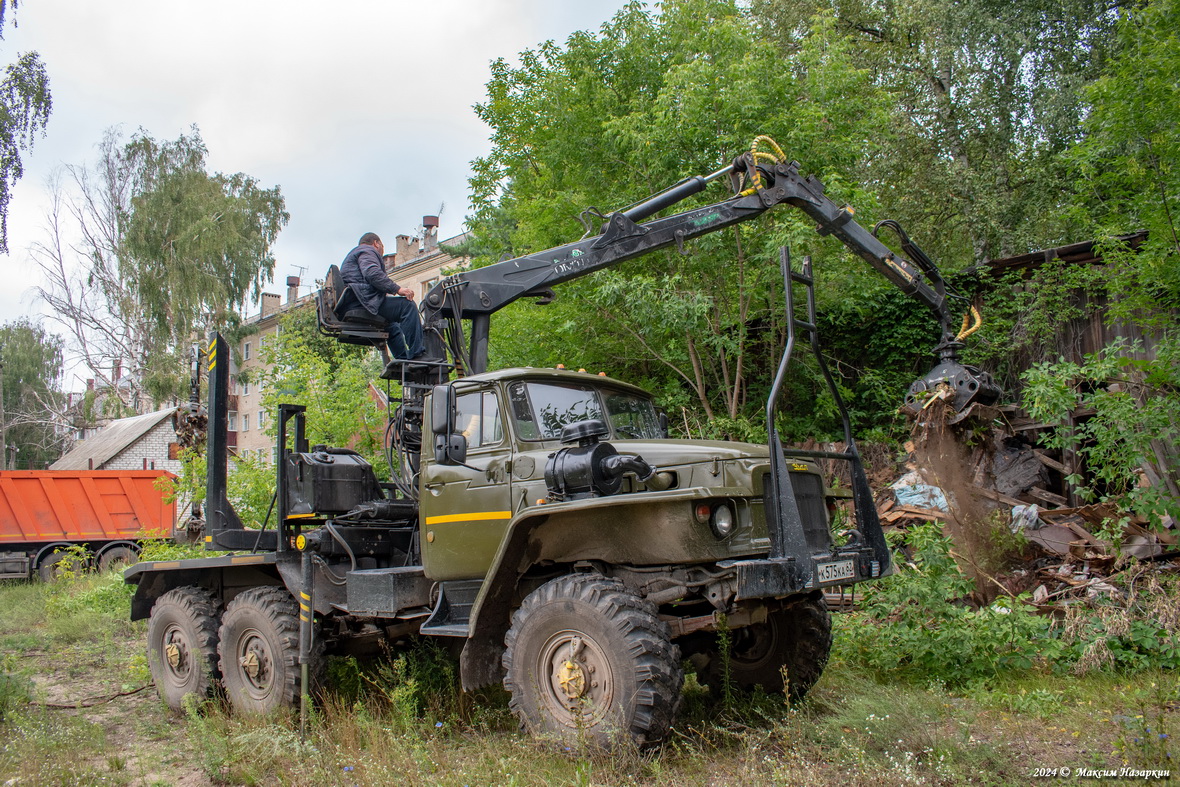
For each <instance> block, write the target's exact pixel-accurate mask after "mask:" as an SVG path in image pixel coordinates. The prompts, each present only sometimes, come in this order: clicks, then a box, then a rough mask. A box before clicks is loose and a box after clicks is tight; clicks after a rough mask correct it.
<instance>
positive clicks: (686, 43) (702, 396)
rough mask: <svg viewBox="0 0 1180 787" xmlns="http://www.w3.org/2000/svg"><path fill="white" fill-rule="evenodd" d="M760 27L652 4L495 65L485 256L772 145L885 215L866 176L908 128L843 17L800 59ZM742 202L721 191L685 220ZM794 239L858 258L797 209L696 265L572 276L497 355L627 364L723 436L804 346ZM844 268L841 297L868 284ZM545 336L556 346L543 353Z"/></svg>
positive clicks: (478, 196) (696, 244) (829, 254)
mask: <svg viewBox="0 0 1180 787" xmlns="http://www.w3.org/2000/svg"><path fill="white" fill-rule="evenodd" d="M752 23H753V20H752V19H751V18H750V16H749V15H748V13H747V12H746V11H744V10H742V9H741V8H739V7H738V6H737V5H735V4H733V3H731V2H724V1H722V0H682V1H679V2H672V3H667V4H665V5H664V6H663V7H662V9H661V12H660V14H659V15H655V14H651V13H648V12H646V11H644V10H642V8H641V7H640V6H639V5H638V4H634V5H630V6H628V7H626V8H624V9H623V10H622V11H621V12H620V13H619V14H618V15H617V16H616V17H615V18H614V19H612V20H611V21H610V22H608V23H607V24H606V25H604V26H603V27H602V29H601V30H600V31H599V33H598V34H597V35H595V34H591V33H577V34H575V35H574V36H572V37H571V38H570V39H569V41H568V42H567V43H566V45H565V47H564V48H562V47H558V46H557V45H554V44H552V43H548V44H544V45H542V46H541V47H539V48H538V49H536V50H533V51H529V52H526V53H524V54H523V55H522V57H521V65H520V67H518V68H512V67H510V66H508V65H507V64H506V63H504V62H502V61H501V62H497V63H495V64H494V65H493V68H492V79H491V81H490V82H489V83H488V100H487V101H486V102H485V103H483V104H481V105H479V106H478V107H477V112H478V113H479V115H480V117H481V118H482V119H484V120H485V122H487V123H488V124H489V126H490V127H491V129H492V141H493V150H492V152H491V153H490V154H489V155H488V156H486V157H484V158H483V159H480V160H478V161H477V162H475V166H474V171H475V174H474V176H473V178H472V181H471V182H472V190H473V194H474V197H473V204H474V205H475V207H476V214H475V216H474V218H473V229H474V231H475V234H476V236H477V237H478V238H479V239H480V240H479V245H480V250H481V251H482V252H483V254H484V255H486V256H484V257H483V258H482V260H481V261H485V262H486V261H488V260H489V259H498V258H499V256H500V255H501V254H502V253H511V254H521V253H524V252H527V251H535V250H538V249H542V248H546V247H549V246H553V245H557V244H558V243H562V242H566V241H569V240H571V239H572V237H571V236H573V235H574V233H575V232H578V231H579V230H577V229H575V228H576V227H577V225H576V224H575V223H574V221H573V219H574V217H575V216H576V215H577V214H578V213H579V211H581V210H582V209H583V208H585V207H587V206H591V205H594V206H597V207H599V208H602V209H604V210H605V209H608V208H616V207H621V206H623V205H625V204H627V203H628V202H632V201H635V200H638V199H642V198H643V197H645V196H646V195H648V194H650V193H651V192H652V191H653V190H655V189H658V188H663V187H665V186H667V185H670V184H671V183H673V182H675V181H676V180H678V179H679V178H681V177H683V176H685V175H690V174H703V173H707V172H710V171H713V170H715V169H717V168H718V167H720V166H721V165H723V164H725V163H727V160H728V159H729V158H730V157H732V156H733V155H735V154H737V153H739V152H741V151H743V150H747V149H749V146H750V143H751V140H752V139H753V138H754V137H755V136H756V135H758V134H761V133H768V134H771V135H773V136H775V137H777V138H778V141H779V142H780V143H782V144H783V146H784V148H785V149H786V150H787V151H788V152H789V154H790V156H792V157H794V158H798V159H800V160H802V161H803V162H804V166H805V167H806V169H807V170H808V171H810V172H815V173H816V174H818V175H820V176H821V177H822V178H823V179H824V180H825V182H826V183H827V185H828V189H829V191H830V192H832V193H833V194H837V195H839V196H840V197H847V198H848V199H849V200H851V201H853V202H855V203H856V204H858V205H859V206H861V207H862V208H865V209H866V210H871V208H872V205H873V200H872V199H871V198H870V196H869V195H868V194H866V193H864V192H862V191H861V190H860V189H859V188H858V187H857V185H856V181H855V180H854V179H851V178H849V177H847V173H850V172H857V171H858V167H859V166H860V163H861V161H862V160H863V158H864V156H865V155H867V154H869V153H870V152H871V150H872V148H873V144H874V143H873V142H868V141H866V140H874V139H875V138H876V137H877V136H878V135H879V134H880V132H881V130H882V129H888V128H889V127H890V124H889V122H888V117H889V112H888V106H889V99H888V97H887V96H886V95H885V94H884V93H883V92H882V91H880V90H879V89H878V88H876V87H875V86H874V85H873V83H872V80H871V75H870V74H869V73H868V72H867V71H865V70H863V69H858V68H856V67H855V66H854V65H853V59H854V57H853V55H852V53H851V52H850V51H849V45H848V43H847V42H845V41H843V40H841V39H840V37H839V36H838V35H836V34H835V32H834V29H833V25H832V24H831V21H830V20H826V19H822V18H821V19H818V20H817V21H816V22H815V25H814V27H813V28H809V32H808V35H807V36H806V37H805V38H804V41H803V44H802V46H801V47H800V49H799V52H798V53H797V54H796V55H795V56H794V57H793V58H792V60H791V61H790V62H784V61H783V58H782V56H781V53H780V52H778V51H777V50H776V49H775V47H774V46H772V45H770V44H769V43H768V42H766V41H764V40H762V39H760V38H759V37H758V36H756V35H751V29H752V28H751V25H752ZM726 196H727V194H726V193H724V192H723V191H721V190H720V189H718V190H716V191H713V192H711V193H709V194H706V195H702V196H700V197H698V198H694V200H692V201H689V202H687V203H684V204H682V205H679V206H677V208H676V210H682V209H684V208H686V207H690V206H693V205H701V204H706V203H708V202H711V201H717V200H720V199H723V198H725V197H726ZM784 242H789V243H792V244H793V245H794V246H795V248H796V251H797V252H798V253H812V254H814V255H816V256H817V258H818V259H820V260H821V261H824V260H827V261H831V263H832V264H833V265H835V264H837V263H843V262H844V261H845V259H846V255H844V253H843V252H842V251H838V250H835V249H834V246H833V245H832V244H830V243H824V242H821V241H820V239H819V238H818V237H817V236H816V235H815V233H814V232H813V229H812V228H811V227H810V226H809V223H808V222H806V221H804V220H801V219H800V218H799V217H797V216H794V215H791V214H790V213H789V212H779V213H777V214H776V215H774V216H770V217H767V218H765V219H762V220H760V221H758V222H754V223H751V224H749V225H745V226H743V227H742V228H741V229H740V231H739V230H736V229H735V230H729V231H726V232H723V233H716V234H714V235H711V236H707V237H704V238H700V239H697V240H695V241H693V242H692V243H691V244H689V245H688V247H687V249H686V251H687V255H686V256H678V255H677V254H676V253H674V252H660V253H656V254H651V255H647V256H646V257H644V258H642V259H640V260H636V261H634V262H631V263H626V264H624V265H621V266H619V267H618V268H615V269H612V270H610V271H603V272H600V273H598V274H595V275H594V276H593V277H590V278H589V279H582V280H578V281H574V282H570V283H568V284H566V285H563V286H562V288H561V292H560V293H559V295H560V298H559V300H558V302H557V303H555V304H554V305H553V306H550V307H546V309H545V310H544V312H541V311H538V310H535V309H532V307H531V306H529V305H527V304H526V305H521V306H518V307H516V308H515V309H509V310H505V312H503V313H501V314H500V315H497V320H498V322H497V327H496V329H495V330H494V334H495V338H494V341H493V342H492V347H493V350H492V352H493V362H495V363H498V364H502V365H515V364H533V365H551V364H552V363H554V362H564V363H566V364H568V365H574V364H576V365H577V366H581V367H585V368H593V369H595V370H603V371H607V372H608V373H610V374H612V375H614V376H618V377H622V378H624V379H628V380H630V381H633V382H637V383H639V384H641V385H644V386H645V387H648V388H649V389H651V390H653V392H655V393H656V394H657V395H659V396H661V398H662V401H663V402H664V405H665V407H666V408H667V409H668V410H669V411H670V412H676V411H677V410H679V409H681V408H683V407H691V408H699V410H700V411H701V412H703V414H704V416H705V418H706V419H709V418H712V417H714V416H717V417H723V418H725V419H727V420H726V421H725V424H724V425H722V426H720V427H711V428H710V431H711V432H714V433H715V432H727V433H728V432H729V424H732V423H741V422H742V421H743V419H750V420H752V421H754V422H757V421H758V420H760V419H759V418H758V413H759V412H760V410H761V409H762V406H763V402H764V401H765V396H766V390H767V386H768V385H769V381H770V379H771V377H772V376H773V358H774V356H775V353H776V352H777V351H779V350H780V349H781V347H782V345H783V342H784V339H785V333H784V328H783V325H782V316H781V311H782V306H781V297H782V296H781V286H782V285H781V280H780V276H779V273H778V265H777V261H778V253H777V249H778V247H779V246H780V245H781V244H782V243H784ZM818 267H819V268H820V269H821V270H823V267H824V266H823V265H822V264H821V265H819V266H818ZM833 270H834V269H833ZM829 275H830V276H832V280H833V281H835V282H837V283H836V284H834V285H832V286H837V287H838V286H842V285H843V284H846V283H847V282H848V281H849V276H848V275H847V274H843V273H831V274H829ZM853 278H855V277H853ZM505 325H508V326H509V330H504V326H505ZM541 334H543V335H546V336H547V337H548V339H549V340H548V341H547V342H546V343H545V344H546V348H545V349H540V348H536V347H534V346H533V345H534V344H535V342H532V341H531V339H532V337H535V336H537V335H541ZM674 420H675V419H674ZM683 420H686V421H692V420H695V418H693V417H691V416H688V417H686V418H685V419H683ZM741 431H746V430H744V429H740V430H739V432H741Z"/></svg>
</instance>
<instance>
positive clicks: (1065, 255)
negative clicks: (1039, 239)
mask: <svg viewBox="0 0 1180 787" xmlns="http://www.w3.org/2000/svg"><path fill="white" fill-rule="evenodd" d="M1146 239H1147V232H1146V231H1143V232H1134V233H1131V234H1130V235H1120V236H1118V240H1121V241H1124V242H1125V243H1127V244H1128V245H1129V246H1130V247H1131V248H1132V249H1137V248H1139V246H1141V245H1142V244H1143V241H1144V240H1146ZM1097 245H1098V242H1097V241H1092V240H1088V241H1083V242H1082V243H1071V244H1070V245H1068V246H1059V247H1057V248H1055V249H1042V250H1041V251H1034V252H1030V253H1029V254H1020V255H1017V256H1015V257H1006V258H1004V259H1001V260H991V261H990V262H988V263H987V264H988V266H989V267H990V268H991V269H992V273H995V274H999V273H1004V272H1006V271H1010V270H1027V269H1029V268H1035V267H1037V266H1038V265H1040V264H1041V263H1045V262H1049V261H1050V260H1054V259H1059V260H1061V261H1062V262H1065V263H1068V264H1071V265H1094V264H1097V263H1101V262H1102V256H1101V255H1100V254H1099V252H1098V249H1097V248H1096V247H1097Z"/></svg>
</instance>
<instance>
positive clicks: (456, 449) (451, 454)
mask: <svg viewBox="0 0 1180 787" xmlns="http://www.w3.org/2000/svg"><path fill="white" fill-rule="evenodd" d="M434 461H435V462H437V463H438V464H440V465H461V464H463V463H464V462H466V461H467V437H466V435H463V434H440V435H435V436H434Z"/></svg>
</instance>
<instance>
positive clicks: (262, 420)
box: [258, 410, 266, 429]
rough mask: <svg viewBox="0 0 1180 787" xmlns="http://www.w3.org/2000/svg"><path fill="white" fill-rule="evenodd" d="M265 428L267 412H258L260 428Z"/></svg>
mask: <svg viewBox="0 0 1180 787" xmlns="http://www.w3.org/2000/svg"><path fill="white" fill-rule="evenodd" d="M264 426H266V410H259V411H258V428H259V429H261V428H262V427H264Z"/></svg>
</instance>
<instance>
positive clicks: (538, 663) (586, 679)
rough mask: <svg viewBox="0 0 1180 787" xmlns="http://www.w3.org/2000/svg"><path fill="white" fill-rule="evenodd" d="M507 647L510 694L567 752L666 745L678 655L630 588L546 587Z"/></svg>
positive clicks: (565, 580) (529, 722)
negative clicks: (585, 748)
mask: <svg viewBox="0 0 1180 787" xmlns="http://www.w3.org/2000/svg"><path fill="white" fill-rule="evenodd" d="M579 643H580V647H579ZM505 646H506V647H505V651H504V660H503V665H504V673H505V676H506V677H505V679H504V687H505V688H506V689H507V690H508V691H509V692H510V693H511V695H512V699H511V700H510V702H509V705H510V706H511V708H512V711H513V713H515V714H516V716H517V718H518V719H520V722H521V726H522V728H524V729H525V730H527V731H529V732H531V733H533V734H535V735H538V736H541V737H546V736H551V737H553V738H556V739H558V740H559V741H561V742H563V743H566V744H568V745H580V744H583V743H589V744H593V745H611V744H615V743H619V742H621V741H630V742H633V743H635V744H637V745H639V746H641V747H648V746H653V745H656V744H658V743H660V742H661V741H663V740H664V738H665V737H667V735H668V732H669V730H670V729H671V727H672V720H673V718H674V716H675V714H676V709H677V707H678V706H679V704H680V689H681V686H682V684H683V683H684V672H683V671H682V669H681V667H680V649H679V648H677V647H676V646H675V645H674V644H672V640H671V635H670V633H669V631H668V626H667V624H665V623H664V622H663V621H661V620H660V618H659V616H658V615H657V613H656V609H655V607H654V606H652V605H651V604H649V603H647V602H646V601H644V600H643V599H641V598H640V597H639V596H638V595H636V594H635V593H633V592H632V591H630V590H628V589H627V588H626V587H625V586H624V585H623V583H622V582H619V581H618V580H615V579H607V578H606V577H603V576H601V575H600V574H570V575H567V576H564V577H559V578H557V579H554V580H552V581H550V582H547V583H546V584H544V585H542V586H541V587H539V588H537V590H535V591H534V592H533V593H531V594H530V595H529V596H528V597H527V598H526V599H525V600H524V603H523V604H522V605H521V607H520V609H518V610H517V611H516V613H515V614H513V616H512V625H511V627H510V628H509V630H508V635H507V637H506V638H505ZM571 650H576V652H573V653H571Z"/></svg>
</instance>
